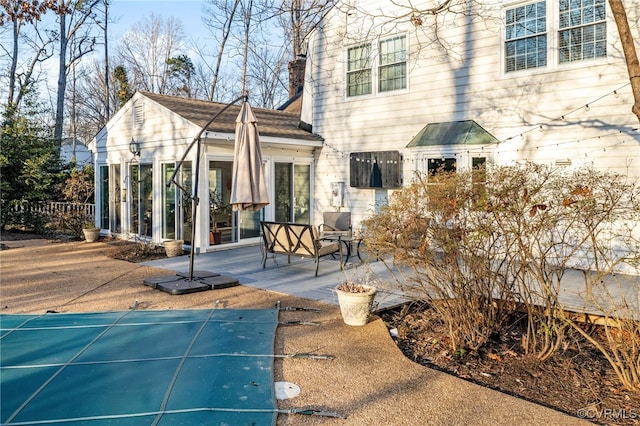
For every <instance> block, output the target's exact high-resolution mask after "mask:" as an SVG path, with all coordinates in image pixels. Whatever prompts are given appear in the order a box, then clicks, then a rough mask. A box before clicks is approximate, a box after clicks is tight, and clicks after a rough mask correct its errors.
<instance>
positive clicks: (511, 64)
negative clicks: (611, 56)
mask: <svg viewBox="0 0 640 426" xmlns="http://www.w3.org/2000/svg"><path fill="white" fill-rule="evenodd" d="M548 4H549V5H552V4H554V5H555V4H557V5H558V8H557V10H555V8H552V7H551V6H548ZM552 9H554V11H553V12H551V10H552ZM555 13H557V14H558V15H557V16H556V17H555V18H554V17H553V14H555ZM606 13H607V11H606V0H557V3H556V2H555V1H549V0H543V1H537V2H534V3H529V4H524V5H522V6H516V7H512V8H509V9H506V12H505V38H504V42H505V55H504V56H505V72H507V73H509V72H513V71H520V70H529V69H535V68H541V67H547V66H549V60H548V59H547V58H548V57H551V58H552V59H551V60H550V61H551V65H552V66H553V63H554V62H555V63H556V65H558V64H560V65H562V64H566V63H570V62H574V61H582V60H587V59H594V58H602V57H606V55H607V23H606ZM554 46H557V54H556V53H555V51H552V50H550V48H552V47H554Z"/></svg>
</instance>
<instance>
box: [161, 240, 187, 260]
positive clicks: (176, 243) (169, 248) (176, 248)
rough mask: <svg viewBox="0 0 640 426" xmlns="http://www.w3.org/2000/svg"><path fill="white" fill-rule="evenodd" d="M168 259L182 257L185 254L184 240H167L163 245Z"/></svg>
mask: <svg viewBox="0 0 640 426" xmlns="http://www.w3.org/2000/svg"><path fill="white" fill-rule="evenodd" d="M163 245H164V252H165V253H166V255H167V257H176V256H181V255H182V254H183V253H184V248H183V247H182V246H183V245H184V240H167V241H165V242H164V243H163Z"/></svg>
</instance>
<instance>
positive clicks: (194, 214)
mask: <svg viewBox="0 0 640 426" xmlns="http://www.w3.org/2000/svg"><path fill="white" fill-rule="evenodd" d="M195 173H196V175H195V178H194V185H193V197H192V198H191V250H190V253H189V281H192V280H193V261H194V259H193V258H194V254H195V250H196V219H197V217H198V205H199V204H200V198H199V197H198V184H199V180H200V138H198V142H197V146H196V170H195Z"/></svg>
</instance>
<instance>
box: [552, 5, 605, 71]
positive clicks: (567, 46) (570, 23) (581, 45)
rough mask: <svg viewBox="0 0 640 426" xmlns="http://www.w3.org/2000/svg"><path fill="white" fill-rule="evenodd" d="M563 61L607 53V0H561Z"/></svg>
mask: <svg viewBox="0 0 640 426" xmlns="http://www.w3.org/2000/svg"><path fill="white" fill-rule="evenodd" d="M559 6H560V8H559V12H560V16H559V28H560V31H559V32H558V52H559V61H560V63H561V64H562V63H566V62H573V61H581V60H583V59H593V58H601V57H604V56H606V55H607V24H606V21H605V20H606V3H605V0H560V5H559Z"/></svg>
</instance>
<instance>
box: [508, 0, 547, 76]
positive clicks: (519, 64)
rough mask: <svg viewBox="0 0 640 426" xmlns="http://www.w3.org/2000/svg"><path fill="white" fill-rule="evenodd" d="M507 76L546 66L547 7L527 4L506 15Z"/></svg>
mask: <svg viewBox="0 0 640 426" xmlns="http://www.w3.org/2000/svg"><path fill="white" fill-rule="evenodd" d="M505 29H506V38H505V43H506V46H505V48H506V69H505V71H506V72H512V71H519V70H526V69H530V68H538V67H544V66H546V65H547V5H546V2H544V1H541V2H538V3H532V4H528V5H526V6H519V7H515V8H513V9H508V10H507V12H506V22H505Z"/></svg>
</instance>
